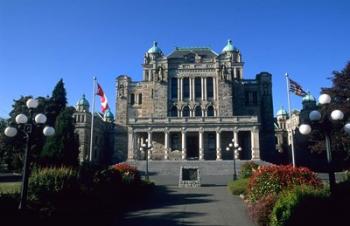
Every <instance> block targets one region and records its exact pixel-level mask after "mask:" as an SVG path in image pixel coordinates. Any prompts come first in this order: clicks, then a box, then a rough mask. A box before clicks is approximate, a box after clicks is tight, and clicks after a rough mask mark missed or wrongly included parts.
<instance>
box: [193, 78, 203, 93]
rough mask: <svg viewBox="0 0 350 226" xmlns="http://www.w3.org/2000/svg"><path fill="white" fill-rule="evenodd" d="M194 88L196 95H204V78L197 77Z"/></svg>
mask: <svg viewBox="0 0 350 226" xmlns="http://www.w3.org/2000/svg"><path fill="white" fill-rule="evenodd" d="M194 86H195V87H194V90H195V97H196V98H201V97H202V80H201V78H195V79H194Z"/></svg>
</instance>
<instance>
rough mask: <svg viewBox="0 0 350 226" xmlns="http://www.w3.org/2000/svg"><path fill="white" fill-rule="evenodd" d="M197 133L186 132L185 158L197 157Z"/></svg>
mask: <svg viewBox="0 0 350 226" xmlns="http://www.w3.org/2000/svg"><path fill="white" fill-rule="evenodd" d="M198 142H199V137H198V133H187V134H186V150H187V159H198V157H199V143H198Z"/></svg>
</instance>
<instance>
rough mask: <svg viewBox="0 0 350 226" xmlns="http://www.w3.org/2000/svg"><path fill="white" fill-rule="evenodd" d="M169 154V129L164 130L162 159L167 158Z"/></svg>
mask: <svg viewBox="0 0 350 226" xmlns="http://www.w3.org/2000/svg"><path fill="white" fill-rule="evenodd" d="M168 155H169V131H167V130H166V131H165V132H164V159H165V160H168V157H169V156H168Z"/></svg>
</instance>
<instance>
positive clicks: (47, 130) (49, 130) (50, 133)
mask: <svg viewBox="0 0 350 226" xmlns="http://www.w3.org/2000/svg"><path fill="white" fill-rule="evenodd" d="M43 134H44V135H45V136H47V137H50V136H53V135H54V134H55V129H54V128H53V127H51V126H45V128H44V130H43Z"/></svg>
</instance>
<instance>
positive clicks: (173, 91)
mask: <svg viewBox="0 0 350 226" xmlns="http://www.w3.org/2000/svg"><path fill="white" fill-rule="evenodd" d="M171 98H177V78H172V79H171Z"/></svg>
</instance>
